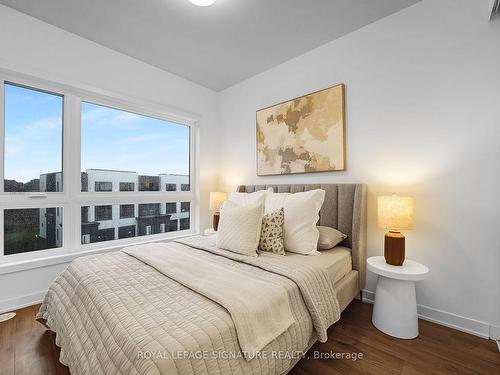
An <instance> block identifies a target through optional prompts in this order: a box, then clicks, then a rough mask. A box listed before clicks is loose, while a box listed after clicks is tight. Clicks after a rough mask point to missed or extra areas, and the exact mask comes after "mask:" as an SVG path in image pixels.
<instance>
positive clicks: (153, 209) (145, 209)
mask: <svg viewBox="0 0 500 375" xmlns="http://www.w3.org/2000/svg"><path fill="white" fill-rule="evenodd" d="M159 214H160V204H159V203H150V204H140V205H139V216H155V215H159Z"/></svg>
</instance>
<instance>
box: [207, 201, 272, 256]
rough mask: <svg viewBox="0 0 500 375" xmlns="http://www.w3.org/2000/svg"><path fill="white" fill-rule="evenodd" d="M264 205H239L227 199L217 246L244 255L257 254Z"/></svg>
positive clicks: (221, 218) (221, 213)
mask: <svg viewBox="0 0 500 375" xmlns="http://www.w3.org/2000/svg"><path fill="white" fill-rule="evenodd" d="M263 216H264V206H263V204H262V203H260V204H249V205H246V206H239V205H237V204H236V203H233V202H230V201H226V202H224V204H223V205H222V209H221V211H220V221H219V228H218V230H217V239H216V244H217V247H218V248H220V249H224V250H229V251H232V252H234V253H239V254H243V255H250V256H257V248H258V246H259V240H260V230H261V226H262V217H263Z"/></svg>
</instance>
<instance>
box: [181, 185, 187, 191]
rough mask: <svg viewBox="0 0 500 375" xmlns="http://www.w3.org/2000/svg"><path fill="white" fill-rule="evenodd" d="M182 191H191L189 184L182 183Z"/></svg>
mask: <svg viewBox="0 0 500 375" xmlns="http://www.w3.org/2000/svg"><path fill="white" fill-rule="evenodd" d="M181 191H189V184H181Z"/></svg>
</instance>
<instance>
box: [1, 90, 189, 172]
mask: <svg viewBox="0 0 500 375" xmlns="http://www.w3.org/2000/svg"><path fill="white" fill-rule="evenodd" d="M62 107H63V98H62V97H61V96H58V95H53V94H49V93H44V92H40V91H35V90H30V89H26V88H23V87H18V86H14V85H9V84H5V179H11V180H17V181H19V182H28V181H30V180H32V179H34V178H39V177H40V174H43V173H48V172H57V171H60V170H61V165H62V163H61V160H62ZM81 142H82V155H81V163H82V171H85V170H86V169H91V168H96V169H118V170H127V171H135V172H139V174H145V175H158V174H160V173H173V174H188V173H189V127H188V126H184V125H179V124H176V123H173V122H169V121H165V120H159V119H155V118H151V117H146V116H141V115H137V114H134V113H130V112H125V111H121V110H116V109H112V108H108V107H103V106H99V105H95V104H92V103H82V133H81Z"/></svg>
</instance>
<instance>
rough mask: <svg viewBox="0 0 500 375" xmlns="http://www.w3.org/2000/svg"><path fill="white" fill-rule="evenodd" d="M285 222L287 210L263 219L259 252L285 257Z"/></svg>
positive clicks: (273, 213) (275, 212) (281, 210)
mask: <svg viewBox="0 0 500 375" xmlns="http://www.w3.org/2000/svg"><path fill="white" fill-rule="evenodd" d="M284 222H285V210H284V209H283V208H281V209H279V210H276V211H273V212H270V213H268V214H266V215H264V217H263V218H262V229H261V232H260V241H259V250H262V251H269V252H273V253H275V254H279V255H285V246H284V243H283V239H284V237H283V223H284Z"/></svg>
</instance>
